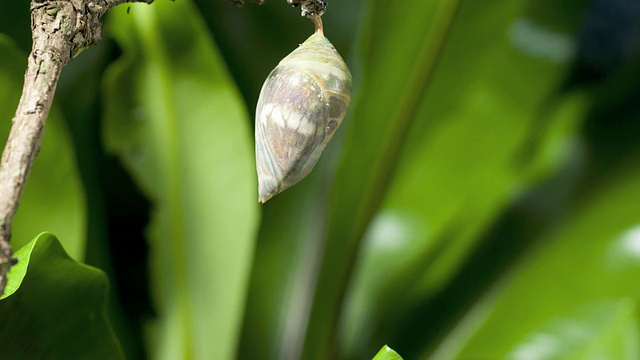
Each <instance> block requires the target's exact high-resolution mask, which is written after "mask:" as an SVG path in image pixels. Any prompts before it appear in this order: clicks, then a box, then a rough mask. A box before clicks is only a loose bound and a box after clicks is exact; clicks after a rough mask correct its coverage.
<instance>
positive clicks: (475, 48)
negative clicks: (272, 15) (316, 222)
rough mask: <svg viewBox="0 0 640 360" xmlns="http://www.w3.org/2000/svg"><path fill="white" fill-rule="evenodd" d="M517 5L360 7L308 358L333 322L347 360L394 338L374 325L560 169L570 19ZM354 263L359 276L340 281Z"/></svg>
mask: <svg viewBox="0 0 640 360" xmlns="http://www.w3.org/2000/svg"><path fill="white" fill-rule="evenodd" d="M528 3H529V2H528V1H524V0H520V1H508V2H504V1H490V2H473V1H436V0H433V1H418V0H416V1H408V2H403V3H402V5H396V4H395V3H394V4H391V3H389V2H388V1H382V0H381V1H375V0H374V1H370V2H369V3H368V14H367V15H368V16H367V20H366V22H365V24H364V28H363V30H362V34H361V37H360V43H359V46H360V49H359V50H360V53H361V57H360V61H361V68H360V71H359V76H356V80H355V83H356V84H357V86H358V88H357V95H356V96H355V98H354V103H353V105H352V108H351V110H350V116H351V117H350V124H349V128H348V131H347V134H346V140H345V144H344V148H343V151H342V154H343V155H342V159H341V162H340V165H339V166H338V170H337V174H336V176H335V179H336V181H335V184H334V186H333V191H332V196H331V204H330V209H329V214H330V216H329V225H328V226H329V228H328V235H327V239H328V241H327V245H326V249H325V251H324V255H323V262H322V266H321V269H320V274H319V277H318V284H317V287H316V289H315V294H316V298H315V300H314V304H313V310H312V312H311V318H310V320H309V324H313V326H312V327H310V328H309V333H308V335H307V344H306V348H305V354H306V355H308V356H317V357H318V358H322V357H324V356H325V355H326V354H325V353H323V351H324V350H323V349H328V348H331V345H330V344H331V343H332V342H334V340H333V338H334V337H335V336H336V334H340V333H338V332H337V331H336V330H335V329H336V328H337V327H338V326H339V323H340V322H343V324H342V325H341V326H342V330H341V333H346V334H345V336H344V337H342V339H341V340H342V346H340V347H339V348H344V350H343V351H345V352H346V354H347V355H346V356H348V357H360V356H363V354H364V353H365V352H366V349H367V347H370V346H371V344H367V342H373V343H379V342H380V341H386V340H387V339H388V336H390V332H393V331H396V332H397V331H400V330H399V329H396V328H394V327H384V328H383V327H382V325H381V324H387V322H391V323H393V322H394V321H397V319H398V318H399V317H400V316H401V315H403V312H404V311H405V310H406V309H408V308H410V307H411V306H412V305H414V304H415V303H416V302H418V301H423V300H424V299H425V298H428V297H429V296H432V295H433V294H434V293H435V292H437V291H438V290H439V289H440V288H441V287H442V286H443V285H444V284H446V281H447V280H448V279H449V278H450V277H451V276H452V275H453V274H455V271H456V270H457V269H458V267H459V266H460V264H462V263H463V261H464V260H465V259H466V257H467V256H468V254H469V253H470V252H471V251H472V250H473V249H474V247H475V245H476V243H477V242H478V241H479V240H480V239H481V236H480V235H481V234H482V233H483V232H484V231H486V229H487V228H488V226H489V225H490V224H491V223H492V222H493V221H495V219H496V218H497V217H498V216H499V215H500V214H501V212H502V211H503V210H504V209H505V208H506V207H507V206H509V204H510V203H511V202H512V201H513V200H514V198H516V196H517V195H518V194H519V193H522V192H524V191H526V189H527V188H528V187H530V186H531V185H532V184H534V183H535V182H537V181H540V179H541V178H543V177H544V176H547V175H548V174H549V172H550V171H552V170H554V169H556V168H557V167H558V166H559V165H560V164H561V163H562V161H564V160H565V159H566V153H563V152H562V151H552V149H554V148H556V149H557V148H558V147H560V146H559V143H560V144H562V143H564V142H566V140H567V138H568V136H569V135H570V134H572V132H573V131H575V127H576V125H577V124H578V120H579V119H580V117H579V116H577V115H579V113H578V114H576V113H572V114H571V115H572V116H564V117H553V116H550V114H553V113H554V111H555V110H554V108H555V106H556V104H554V103H553V102H552V101H549V99H550V98H552V96H553V95H555V94H556V93H557V92H558V89H559V88H560V86H561V85H562V81H563V80H564V73H565V71H566V70H567V69H568V67H569V64H570V61H571V59H572V57H573V54H574V52H575V49H574V48H575V44H574V42H573V32H574V31H575V30H574V28H575V27H576V24H577V19H578V18H579V16H580V11H579V7H574V8H572V10H571V11H565V12H564V13H563V16H561V17H560V20H561V21H560V20H558V21H557V23H556V22H554V21H553V16H555V13H554V11H557V12H559V11H561V9H564V8H563V7H561V6H558V5H557V2H551V1H546V2H542V3H539V4H538V5H536V6H535V7H531V6H527V5H528ZM552 5H553V6H552ZM544 6H547V8H545V10H548V11H545V12H541V13H540V14H541V15H540V14H538V8H542V7H544ZM559 9H560V10H559ZM562 11H564V10H562ZM409 12H410V13H412V14H419V15H416V16H407V13H409ZM389 29H394V30H393V31H389ZM531 34H535V35H536V36H537V37H539V38H542V37H544V39H553V41H550V42H549V44H552V45H553V46H550V45H549V44H547V43H546V40H545V41H544V42H543V43H536V44H533V45H532V44H530V43H529V42H528V39H524V38H523V37H526V36H529V35H531ZM398 39H411V41H398ZM545 46H546V47H545ZM523 84H526V86H525V85H523ZM547 118H551V119H552V120H553V121H548V120H546V119H547ZM543 119H544V120H543ZM541 124H545V125H546V126H542V125H541ZM561 148H562V147H561ZM363 239H365V243H364V246H366V247H367V248H362V245H363ZM354 259H360V261H361V263H360V264H361V265H360V266H361V267H359V268H358V271H362V272H361V273H359V274H358V275H356V278H355V283H351V282H350V280H351V274H352V272H353V271H354V266H353V264H354ZM398 259H401V260H398ZM351 284H355V285H354V292H353V293H352V294H351V295H350V299H349V302H350V303H349V304H348V305H347V307H346V310H344V309H345V308H344V307H343V301H344V299H345V294H346V292H347V289H349V285H351ZM398 294H402V297H401V298H400V299H399V298H398ZM343 310H344V312H342V311H343ZM328 314H329V315H328ZM376 333H377V335H375V336H378V338H377V339H376V340H377V341H371V340H370V339H371V338H370V337H371V336H374V334H376ZM312 354H313V355H312ZM317 354H320V355H317Z"/></svg>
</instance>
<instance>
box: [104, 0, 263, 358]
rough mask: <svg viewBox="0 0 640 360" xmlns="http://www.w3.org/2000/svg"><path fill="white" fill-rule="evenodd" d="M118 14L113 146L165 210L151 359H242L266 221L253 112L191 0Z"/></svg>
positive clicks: (109, 123) (110, 92)
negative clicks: (245, 315)
mask: <svg viewBox="0 0 640 360" xmlns="http://www.w3.org/2000/svg"><path fill="white" fill-rule="evenodd" d="M111 15H112V16H111V17H110V19H109V20H110V21H109V24H108V25H109V30H110V32H111V34H113V36H114V37H115V39H116V40H117V42H118V43H119V44H120V46H121V47H122V51H123V54H122V57H121V58H120V59H118V60H117V61H116V62H114V63H113V64H112V66H111V67H110V69H109V71H108V74H107V77H106V82H105V90H106V98H105V100H106V108H105V111H106V113H105V116H106V123H105V128H104V131H105V143H106V146H107V148H108V149H109V150H110V151H112V152H114V153H116V154H117V155H118V156H119V157H120V159H121V160H122V162H123V163H124V164H125V166H126V168H127V169H128V170H130V171H131V173H132V174H133V175H134V178H135V180H136V181H137V183H138V185H139V186H140V188H141V189H142V191H143V192H144V193H145V194H146V195H147V196H148V197H149V198H150V200H151V201H152V203H153V205H154V210H153V217H152V223H151V224H150V225H149V227H148V229H147V233H148V236H149V239H150V246H151V248H152V250H151V273H152V279H151V281H152V287H153V294H152V295H153V300H154V303H155V306H156V311H157V316H156V317H155V318H154V319H152V321H150V323H149V324H148V325H149V326H148V336H149V339H150V355H151V356H152V357H154V358H158V359H176V358H183V357H192V358H198V359H207V358H221V359H227V358H233V356H234V353H235V351H236V344H237V341H238V340H237V339H238V335H239V332H240V323H241V320H242V310H243V304H244V301H245V300H244V299H245V291H246V286H247V281H248V279H247V275H248V272H249V266H250V263H251V259H252V251H253V241H254V238H255V232H256V227H257V224H258V203H257V192H256V187H257V185H256V179H255V169H254V160H253V149H252V141H251V139H252V136H251V134H250V131H249V126H248V124H249V122H248V120H247V114H246V111H245V109H244V108H243V106H242V103H241V102H240V97H239V95H238V92H237V91H236V89H235V88H234V86H233V83H232V82H231V79H230V78H229V75H228V74H227V72H226V70H225V68H224V66H223V64H222V62H221V59H220V57H219V55H218V54H217V52H216V49H215V46H214V44H213V42H212V40H211V37H210V36H209V35H208V34H207V33H206V31H205V28H204V25H203V24H202V21H201V19H200V18H199V15H198V13H197V12H195V11H194V8H193V7H192V5H191V4H190V3H189V2H186V1H180V2H175V3H174V2H158V3H154V4H153V6H146V5H142V6H131V9H130V11H129V13H127V9H126V8H121V9H117V10H116V11H115V12H114V13H113V14H111Z"/></svg>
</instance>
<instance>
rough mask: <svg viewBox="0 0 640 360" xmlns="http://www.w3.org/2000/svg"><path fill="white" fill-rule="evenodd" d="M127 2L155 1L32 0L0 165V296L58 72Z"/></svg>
mask: <svg viewBox="0 0 640 360" xmlns="http://www.w3.org/2000/svg"><path fill="white" fill-rule="evenodd" d="M125 2H145V3H151V2H153V0H32V2H31V31H32V37H33V46H32V49H31V53H30V54H29V59H28V65H27V71H26V74H25V79H24V87H23V89H22V97H21V98H20V103H19V105H18V109H17V110H16V115H15V117H14V118H13V126H12V127H11V132H10V134H9V139H8V140H7V144H6V146H5V149H4V152H3V154H2V163H1V164H0V294H2V292H3V291H4V287H5V285H6V282H7V277H6V274H7V271H8V270H9V268H10V267H11V265H12V259H11V256H12V251H11V247H10V246H9V239H10V237H11V221H12V219H13V215H14V214H15V212H16V210H17V208H18V204H19V202H20V197H21V196H22V191H23V189H24V186H25V183H26V181H27V177H28V176H29V172H30V171H31V166H32V164H33V161H34V159H35V156H36V154H37V153H38V151H39V150H40V141H41V139H42V134H43V131H44V127H45V121H46V119H47V116H48V115H49V109H50V108H51V102H52V101H53V96H54V93H55V90H56V85H57V83H58V77H59V76H60V71H61V70H62V68H63V67H64V66H65V65H66V64H67V62H68V61H69V59H70V58H71V57H72V56H74V55H76V54H78V53H79V52H80V51H81V50H82V49H84V48H87V47H90V46H93V45H95V44H96V43H97V42H98V40H100V28H101V26H100V18H101V17H102V16H103V15H104V13H105V12H106V11H107V10H109V9H110V8H112V7H114V6H116V5H119V4H122V3H125Z"/></svg>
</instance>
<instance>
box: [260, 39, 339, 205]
mask: <svg viewBox="0 0 640 360" xmlns="http://www.w3.org/2000/svg"><path fill="white" fill-rule="evenodd" d="M350 98H351V74H350V73H349V69H348V68H347V67H346V64H345V63H344V61H343V60H342V58H341V57H340V55H339V54H338V53H337V51H336V50H335V49H334V48H333V46H332V45H331V43H330V42H329V41H328V40H327V39H326V38H325V37H324V36H322V35H318V34H315V35H312V36H311V37H310V38H309V39H308V40H307V41H306V42H305V43H304V44H303V45H301V46H300V47H299V48H298V49H296V50H294V51H293V52H292V53H291V54H289V55H288V56H287V57H285V58H284V59H283V60H282V61H281V62H280V64H279V65H278V66H277V67H276V68H275V69H274V70H273V71H272V72H271V74H269V76H268V77H267V80H266V81H265V83H264V85H263V87H262V91H261V92H260V98H259V99H258V106H257V109H256V162H257V164H256V165H257V170H258V183H259V198H260V202H265V201H267V200H269V199H270V198H271V197H272V196H274V195H276V194H278V193H280V192H282V191H283V190H285V189H287V188H289V187H291V186H293V185H294V184H296V183H297V182H298V181H300V180H302V179H303V178H304V177H305V176H307V174H309V172H311V170H312V169H313V166H314V165H315V163H316V162H317V161H318V159H319V157H320V154H321V153H322V151H323V149H324V148H325V146H326V144H327V142H328V141H329V140H330V139H331V137H332V136H333V133H334V132H335V130H336V128H337V127H338V126H339V125H340V123H341V122H342V119H343V118H344V115H345V113H346V111H347V107H348V106H349V101H350Z"/></svg>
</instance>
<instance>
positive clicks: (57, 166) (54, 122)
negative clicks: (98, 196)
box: [0, 35, 86, 260]
mask: <svg viewBox="0 0 640 360" xmlns="http://www.w3.org/2000/svg"><path fill="white" fill-rule="evenodd" d="M26 63H27V54H26V53H23V52H22V51H19V50H18V49H17V48H16V47H15V46H14V45H13V44H12V43H11V42H10V41H9V39H8V38H6V37H5V36H2V35H0V99H2V101H0V118H1V119H2V120H3V121H1V122H0V138H1V139H2V143H3V144H4V142H5V141H6V139H7V137H8V135H9V130H10V127H11V119H12V118H13V116H14V115H15V112H16V108H17V107H18V101H19V99H20V92H21V90H22V84H23V81H24V72H25V69H26ZM72 145H73V144H72V142H71V139H70V137H69V135H68V133H67V129H66V128H65V124H64V122H63V119H62V116H60V112H59V111H58V110H57V108H56V107H55V106H54V107H53V109H52V111H51V113H50V114H49V117H48V119H47V127H46V130H45V133H44V138H43V140H42V145H41V147H40V152H39V153H38V156H37V157H36V160H35V163H34V165H33V168H32V170H31V174H30V175H29V179H28V181H27V185H26V187H25V190H24V193H23V196H22V201H21V203H20V207H19V208H18V212H17V213H16V216H15V218H14V220H13V231H12V233H13V234H12V240H11V243H12V246H13V247H14V248H20V247H21V246H23V245H24V244H26V243H28V242H29V241H30V240H31V239H32V238H33V237H34V236H35V235H36V234H38V233H40V232H42V231H52V232H54V233H56V234H58V235H59V236H60V237H61V239H63V240H62V241H63V244H64V247H65V249H67V251H68V252H69V254H70V255H71V256H72V257H73V258H74V259H79V260H80V259H83V258H84V250H85V241H86V240H85V226H86V213H85V200H84V193H83V189H82V185H81V183H80V176H79V174H78V170H77V168H76V163H75V155H74V153H73V148H72ZM3 148H4V146H3Z"/></svg>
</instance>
